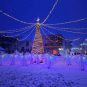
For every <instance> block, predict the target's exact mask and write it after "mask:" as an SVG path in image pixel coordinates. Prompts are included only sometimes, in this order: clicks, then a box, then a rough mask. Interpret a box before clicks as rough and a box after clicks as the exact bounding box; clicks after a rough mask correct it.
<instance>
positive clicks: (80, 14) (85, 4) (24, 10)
mask: <svg viewBox="0 0 87 87" xmlns="http://www.w3.org/2000/svg"><path fill="white" fill-rule="evenodd" d="M55 1H56V0H0V9H1V10H3V11H4V12H7V13H8V14H10V15H12V16H14V17H16V18H18V19H20V20H23V21H26V22H31V23H33V22H36V19H37V17H39V18H40V21H41V22H42V21H43V20H44V19H45V17H46V16H47V15H48V13H49V11H50V9H51V8H52V6H53V4H54V3H55ZM82 18H87V0H59V3H58V5H57V6H56V7H55V9H54V11H53V12H52V14H51V16H50V17H49V19H48V20H47V21H46V23H47V24H51V23H53V24H54V23H60V22H65V21H72V20H77V19H82ZM25 26H27V25H26V24H22V23H19V22H17V21H14V20H12V19H11V18H8V17H6V16H4V15H2V14H0V29H5V30H7V29H16V28H22V27H25ZM59 27H71V28H72V27H73V28H74V27H77V28H80V27H81V28H84V27H85V28H87V20H85V21H82V22H79V23H72V24H67V25H61V26H59ZM51 31H52V32H54V33H55V32H56V31H54V30H51ZM79 32H85V33H87V29H86V30H81V31H79ZM58 33H61V34H63V35H64V37H65V38H69V39H74V38H78V37H81V38H86V37H87V35H80V34H73V33H69V32H60V31H58Z"/></svg>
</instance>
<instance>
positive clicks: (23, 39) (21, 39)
mask: <svg viewBox="0 0 87 87" xmlns="http://www.w3.org/2000/svg"><path fill="white" fill-rule="evenodd" d="M33 31H34V28H33V29H32V31H31V32H30V33H29V34H28V36H26V37H25V38H24V39H21V40H20V39H18V41H24V40H26V39H27V38H28V37H29V36H30V35H31V34H32V33H33ZM29 39H30V38H29Z"/></svg>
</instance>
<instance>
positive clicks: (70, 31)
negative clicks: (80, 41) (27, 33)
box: [46, 26, 87, 34]
mask: <svg viewBox="0 0 87 87" xmlns="http://www.w3.org/2000/svg"><path fill="white" fill-rule="evenodd" d="M46 27H47V28H51V29H55V30H58V31H65V32H70V33H76V34H87V33H82V32H74V31H71V30H66V29H62V30H60V29H58V28H57V29H56V28H55V27H52V26H46Z"/></svg>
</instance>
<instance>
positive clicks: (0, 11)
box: [0, 10, 35, 25]
mask: <svg viewBox="0 0 87 87" xmlns="http://www.w3.org/2000/svg"><path fill="white" fill-rule="evenodd" d="M0 13H2V14H3V15H5V16H7V17H9V18H11V19H13V20H15V21H18V22H20V23H23V24H28V25H30V24H35V23H28V22H25V21H21V20H19V19H17V18H15V17H13V16H11V15H9V14H8V13H5V12H3V11H2V10H0Z"/></svg>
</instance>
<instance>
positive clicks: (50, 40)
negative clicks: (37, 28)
mask: <svg viewBox="0 0 87 87" xmlns="http://www.w3.org/2000/svg"><path fill="white" fill-rule="evenodd" d="M43 42H44V51H45V53H53V54H58V52H59V48H63V36H62V35H61V34H55V35H47V36H46V37H44V38H43Z"/></svg>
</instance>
